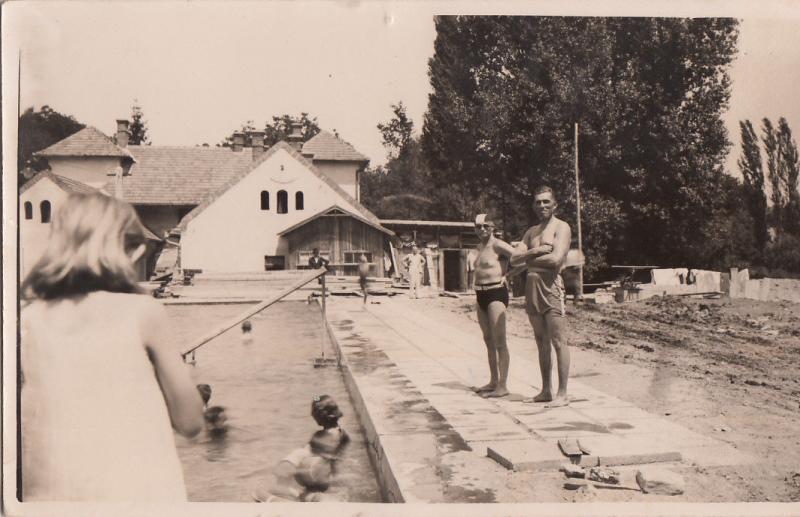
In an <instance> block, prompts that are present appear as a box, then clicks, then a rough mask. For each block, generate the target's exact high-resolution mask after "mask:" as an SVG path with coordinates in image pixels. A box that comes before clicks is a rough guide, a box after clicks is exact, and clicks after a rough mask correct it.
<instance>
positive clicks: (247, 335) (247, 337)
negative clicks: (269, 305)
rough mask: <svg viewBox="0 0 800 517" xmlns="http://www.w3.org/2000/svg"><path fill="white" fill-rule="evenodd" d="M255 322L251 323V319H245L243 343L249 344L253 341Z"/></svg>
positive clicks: (243, 323)
mask: <svg viewBox="0 0 800 517" xmlns="http://www.w3.org/2000/svg"><path fill="white" fill-rule="evenodd" d="M252 331H253V324H252V323H250V320H244V321H243V322H242V343H244V344H245V345H249V344H251V343H252V342H253V334H252Z"/></svg>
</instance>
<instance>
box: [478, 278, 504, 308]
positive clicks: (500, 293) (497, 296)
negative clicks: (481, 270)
mask: <svg viewBox="0 0 800 517" xmlns="http://www.w3.org/2000/svg"><path fill="white" fill-rule="evenodd" d="M475 287H476V289H475V297H476V298H477V299H478V307H480V308H481V309H483V310H484V311H487V310H489V304H490V303H492V302H503V305H505V306H506V307H508V288H506V286H505V285H504V284H498V286H497V287H492V288H489V289H486V290H483V289H480V288H481V287H483V286H480V285H476V286H475Z"/></svg>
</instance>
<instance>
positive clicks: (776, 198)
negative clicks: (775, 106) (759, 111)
mask: <svg viewBox="0 0 800 517" xmlns="http://www.w3.org/2000/svg"><path fill="white" fill-rule="evenodd" d="M761 124H762V128H761V130H762V132H763V135H762V137H761V141H762V143H763V144H764V154H765V156H766V158H767V160H766V161H767V175H768V177H769V182H770V187H771V188H772V196H771V197H772V224H773V226H774V228H775V232H776V233H780V232H781V229H782V228H783V217H782V211H783V185H782V183H783V182H782V179H781V173H780V170H779V167H778V164H779V162H780V155H779V153H778V134H777V132H776V131H775V127H774V126H773V125H772V121H771V120H770V119H768V118H767V117H764V118H763V119H762V121H761Z"/></svg>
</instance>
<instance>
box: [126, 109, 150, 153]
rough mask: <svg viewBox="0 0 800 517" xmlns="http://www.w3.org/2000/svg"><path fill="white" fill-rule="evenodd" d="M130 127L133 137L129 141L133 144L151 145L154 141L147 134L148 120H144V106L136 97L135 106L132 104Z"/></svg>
mask: <svg viewBox="0 0 800 517" xmlns="http://www.w3.org/2000/svg"><path fill="white" fill-rule="evenodd" d="M128 129H129V130H130V132H131V137H130V138H129V139H128V143H129V144H131V145H150V144H152V142H151V141H150V138H149V137H148V136H147V122H146V121H145V120H144V113H143V112H142V107H141V106H139V103H138V102H137V101H136V100H135V99H134V101H133V106H131V121H130V125H129V127H128Z"/></svg>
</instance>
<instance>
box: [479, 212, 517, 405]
mask: <svg viewBox="0 0 800 517" xmlns="http://www.w3.org/2000/svg"><path fill="white" fill-rule="evenodd" d="M475 233H476V234H477V236H478V239H479V242H478V247H477V256H476V258H475V274H474V275H473V278H474V282H475V283H474V286H473V287H474V289H475V297H476V300H477V306H476V309H477V311H478V324H479V325H480V327H481V332H482V333H483V341H484V343H486V350H487V353H488V356H489V383H488V384H486V385H485V386H481V387H479V388H473V391H475V392H476V393H478V394H479V395H481V396H482V397H489V398H493V397H505V396H506V395H508V387H507V385H506V384H507V379H508V366H509V355H508V347H507V346H506V307H508V287H507V285H506V279H505V275H506V271H507V269H508V259H509V257H511V255H512V254H513V253H514V248H512V247H511V246H510V245H509V244H508V243H506V242H505V241H503V240H501V239H498V238H497V237H495V236H494V223H493V222H492V221H490V220H489V218H488V216H487V215H486V214H478V216H477V217H476V218H475Z"/></svg>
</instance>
